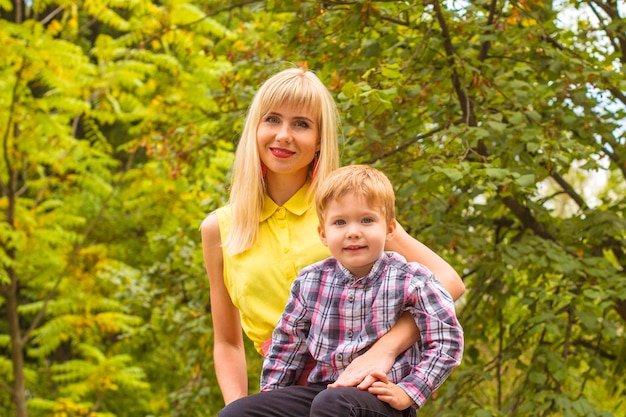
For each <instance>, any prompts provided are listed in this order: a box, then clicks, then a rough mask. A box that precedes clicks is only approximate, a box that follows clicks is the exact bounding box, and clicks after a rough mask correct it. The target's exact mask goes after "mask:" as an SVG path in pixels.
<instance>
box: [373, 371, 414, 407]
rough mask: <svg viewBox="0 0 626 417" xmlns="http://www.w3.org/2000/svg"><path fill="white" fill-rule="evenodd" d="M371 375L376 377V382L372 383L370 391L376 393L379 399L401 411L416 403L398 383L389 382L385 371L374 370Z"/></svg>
mask: <svg viewBox="0 0 626 417" xmlns="http://www.w3.org/2000/svg"><path fill="white" fill-rule="evenodd" d="M370 377H372V378H376V382H374V383H373V384H371V386H370V387H369V389H368V392H369V393H370V394H374V395H376V397H377V398H378V399H379V400H381V401H383V402H386V403H387V404H389V405H390V406H391V407H393V408H395V409H396V410H400V411H402V410H406V409H407V408H409V407H410V406H412V405H413V404H414V403H413V399H412V398H411V397H409V395H408V394H407V393H406V392H405V391H404V390H403V389H402V388H400V387H399V386H398V385H396V384H394V383H393V382H389V379H388V378H387V375H386V374H384V373H383V372H372V374H371V375H370Z"/></svg>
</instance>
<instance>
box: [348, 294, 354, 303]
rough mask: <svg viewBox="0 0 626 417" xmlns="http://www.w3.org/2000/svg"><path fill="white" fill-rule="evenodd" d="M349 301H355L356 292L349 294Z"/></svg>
mask: <svg viewBox="0 0 626 417" xmlns="http://www.w3.org/2000/svg"><path fill="white" fill-rule="evenodd" d="M348 301H350V302H353V301H354V294H348Z"/></svg>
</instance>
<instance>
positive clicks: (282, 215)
mask: <svg viewBox="0 0 626 417" xmlns="http://www.w3.org/2000/svg"><path fill="white" fill-rule="evenodd" d="M276 217H278V218H279V219H281V220H282V219H284V218H285V209H284V208H282V207H281V208H279V209H278V210H276Z"/></svg>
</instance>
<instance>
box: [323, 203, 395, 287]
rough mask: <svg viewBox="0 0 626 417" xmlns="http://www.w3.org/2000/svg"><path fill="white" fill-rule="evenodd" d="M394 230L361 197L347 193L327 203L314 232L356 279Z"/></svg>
mask: <svg viewBox="0 0 626 417" xmlns="http://www.w3.org/2000/svg"><path fill="white" fill-rule="evenodd" d="M395 228H396V223H395V221H393V222H392V223H391V224H389V225H388V224H387V222H386V220H385V216H384V215H383V213H382V212H381V211H380V210H379V209H378V208H376V207H370V206H369V204H368V203H367V200H366V199H365V198H364V197H362V196H359V195H356V194H347V195H345V196H344V197H342V198H340V199H338V200H331V201H329V202H328V204H327V205H326V217H325V220H324V224H321V225H320V226H318V231H319V234H320V239H321V240H322V243H323V244H324V245H326V246H328V249H329V250H330V253H331V254H332V255H333V256H334V257H335V258H337V260H338V261H339V262H341V264H342V265H343V266H345V267H346V268H347V269H348V270H349V271H350V272H351V273H352V275H354V276H356V277H359V278H360V277H362V276H364V275H367V274H368V273H369V271H370V270H371V269H372V265H374V262H376V259H378V257H379V256H380V254H381V253H382V252H383V250H384V248H385V242H386V241H387V239H389V238H390V237H391V235H392V233H393V232H394V231H395Z"/></svg>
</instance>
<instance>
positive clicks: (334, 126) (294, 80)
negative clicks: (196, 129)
mask: <svg viewBox="0 0 626 417" xmlns="http://www.w3.org/2000/svg"><path fill="white" fill-rule="evenodd" d="M282 106H292V107H295V108H304V109H307V110H309V111H313V112H317V113H316V116H317V118H318V120H317V121H318V123H319V134H320V137H319V140H320V150H319V158H318V165H317V171H316V174H315V178H312V183H311V189H310V192H311V195H313V193H315V191H316V190H317V187H318V184H319V183H320V182H321V181H323V180H324V179H326V177H327V176H328V174H329V173H331V172H332V171H334V170H335V169H337V167H338V166H339V144H338V137H337V135H338V127H339V116H338V112H337V106H336V104H335V101H334V99H333V97H332V96H331V95H330V92H329V91H328V89H327V88H326V86H325V85H324V84H323V83H322V82H321V81H320V80H319V78H318V77H317V76H316V75H315V74H314V73H313V72H311V71H307V70H303V69H300V68H289V69H286V70H283V71H281V72H279V73H277V74H275V75H274V76H272V77H271V78H269V79H268V80H267V81H266V82H265V83H264V84H263V85H262V86H261V88H259V90H258V91H257V93H256V95H255V96H254V99H253V100H252V103H251V104H250V107H249V109H248V114H247V116H246V122H245V124H244V128H243V132H242V134H241V138H240V140H239V144H238V146H237V150H236V152H235V161H234V163H233V174H232V187H231V191H230V200H229V203H230V209H231V213H232V227H231V230H230V233H229V234H228V236H227V237H226V239H225V241H224V246H225V248H226V250H227V252H228V253H229V254H230V255H237V254H239V253H242V252H244V251H246V250H247V249H249V248H250V247H251V246H252V245H253V244H254V243H255V242H256V239H257V235H258V228H259V220H260V218H261V212H262V210H263V201H264V199H265V193H266V190H265V183H264V181H263V178H262V177H261V160H260V156H259V149H258V145H257V137H256V132H257V128H258V126H259V123H260V122H261V119H262V117H263V116H264V115H265V114H267V113H268V112H270V111H273V110H275V109H277V108H279V107H282ZM312 171H313V161H312V163H311V168H310V171H309V175H310V176H311V177H312Z"/></svg>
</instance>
